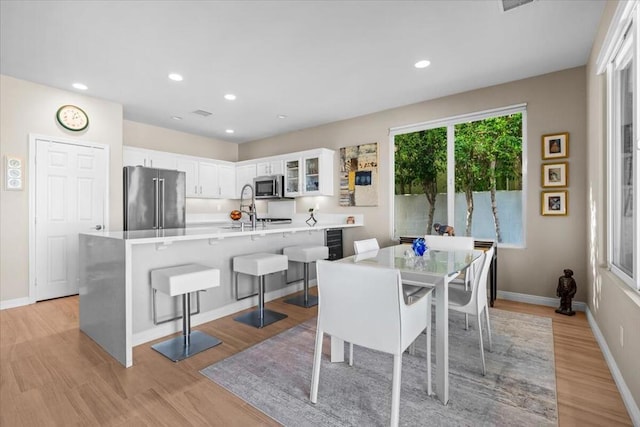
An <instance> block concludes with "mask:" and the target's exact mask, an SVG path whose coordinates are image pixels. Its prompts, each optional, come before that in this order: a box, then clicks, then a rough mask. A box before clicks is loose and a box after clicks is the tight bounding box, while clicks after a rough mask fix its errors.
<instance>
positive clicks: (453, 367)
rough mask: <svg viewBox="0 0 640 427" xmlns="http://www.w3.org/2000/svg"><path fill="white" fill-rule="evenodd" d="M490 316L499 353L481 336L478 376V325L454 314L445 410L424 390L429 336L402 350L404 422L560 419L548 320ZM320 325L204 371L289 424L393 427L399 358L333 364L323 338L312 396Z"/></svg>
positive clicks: (540, 422)
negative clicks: (484, 367)
mask: <svg viewBox="0 0 640 427" xmlns="http://www.w3.org/2000/svg"><path fill="white" fill-rule="evenodd" d="M490 317H491V327H492V332H493V334H492V336H493V351H492V352H486V339H485V352H486V353H485V357H486V364H487V374H486V376H482V374H481V361H480V349H479V346H478V333H477V330H476V328H475V321H470V323H471V325H470V328H469V330H468V331H465V330H464V326H463V325H464V316H463V315H461V314H459V313H450V320H449V334H450V337H449V369H450V376H449V384H450V385H449V387H450V394H449V396H450V400H449V404H448V405H446V406H443V405H442V404H441V403H440V402H439V401H438V400H436V399H435V398H432V397H428V396H427V395H426V392H425V390H426V366H425V351H426V350H425V346H426V340H425V337H424V335H423V336H422V337H421V338H419V339H420V340H421V341H419V342H418V343H417V349H416V350H417V351H416V355H415V356H411V355H409V354H408V353H405V354H404V355H403V358H402V388H401V397H400V401H401V403H400V425H403V426H432V425H433V426H454V425H455V426H479V425H492V426H493V425H499V426H507V425H508V426H512V425H518V426H546V425H557V405H556V383H555V365H554V355H553V332H552V329H551V319H549V318H543V317H537V316H531V315H526V314H520V313H513V312H507V311H502V310H497V309H491V310H490ZM315 322H316V321H315V319H312V320H310V321H307V322H306V323H303V324H301V325H298V326H296V327H294V328H292V329H289V330H287V331H284V332H282V333H280V334H279V335H277V336H275V337H273V338H270V339H268V340H266V341H263V342H261V343H259V344H256V345H255V346H253V347H251V348H248V349H247V350H244V351H242V352H240V353H237V354H235V355H233V356H231V357H229V358H227V359H225V360H222V361H220V362H218V363H215V364H213V365H211V366H209V367H207V368H205V369H203V370H202V371H201V373H202V374H203V375H205V376H207V377H208V378H209V379H211V380H212V381H215V382H216V383H217V384H219V385H221V386H222V387H224V388H226V389H227V390H229V391H230V392H232V393H234V394H235V395H237V396H238V397H240V398H241V399H243V400H245V401H246V402H248V403H250V404H251V405H253V406H254V407H256V408H257V409H259V410H260V411H262V412H264V413H265V414H267V415H268V416H270V417H271V418H273V419H274V420H276V421H278V422H279V423H281V424H283V425H285V426H378V425H379V426H384V425H388V424H389V419H390V411H391V378H392V365H393V357H392V356H391V355H387V354H384V353H380V352H376V351H373V350H369V349H366V348H362V347H358V346H355V347H354V366H353V367H350V366H348V364H346V363H330V362H329V349H330V344H329V337H327V336H326V335H325V341H324V346H323V357H322V365H321V368H320V386H319V391H318V403H317V404H315V405H314V404H312V403H311V402H310V401H309V389H310V384H311V370H312V365H313V350H314V341H315ZM485 337H486V335H485ZM432 342H433V343H434V345H435V340H433V341H432ZM432 362H435V355H434V356H433V357H432ZM434 369H435V367H434ZM434 372H435V371H434ZM434 383H435V381H434Z"/></svg>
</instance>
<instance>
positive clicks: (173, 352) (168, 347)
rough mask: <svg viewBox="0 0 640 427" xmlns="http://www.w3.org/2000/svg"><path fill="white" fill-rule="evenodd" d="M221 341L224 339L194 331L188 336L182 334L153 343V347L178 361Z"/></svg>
mask: <svg viewBox="0 0 640 427" xmlns="http://www.w3.org/2000/svg"><path fill="white" fill-rule="evenodd" d="M187 340H188V344H187ZM221 343H222V341H220V340H219V339H218V338H215V337H212V336H211V335H207V334H205V333H204V332H200V331H193V332H191V334H190V335H189V336H188V337H186V336H184V335H180V336H179V337H175V338H172V339H170V340H167V341H163V342H161V343H158V344H155V345H152V346H151V348H152V349H154V350H155V351H157V352H158V353H160V354H162V355H163V356H165V357H167V358H169V359H171V360H173V361H174V362H178V361H180V360H183V359H186V358H187V357H191V356H193V355H194V354H197V353H200V352H201V351H204V350H207V349H210V348H211V347H215V346H217V345H218V344H221Z"/></svg>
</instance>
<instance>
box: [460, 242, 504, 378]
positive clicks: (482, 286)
mask: <svg viewBox="0 0 640 427" xmlns="http://www.w3.org/2000/svg"><path fill="white" fill-rule="evenodd" d="M494 250H495V247H493V246H492V247H491V248H490V249H489V250H487V251H486V252H485V253H484V254H482V255H481V256H480V257H478V258H477V259H476V260H475V261H474V263H478V268H479V274H476V275H475V277H474V280H473V285H472V286H471V289H470V290H464V289H460V288H451V289H449V310H452V311H458V312H460V313H464V314H466V315H475V316H476V321H477V323H478V335H479V338H480V356H481V358H482V375H485V373H486V366H485V361H484V346H483V343H482V314H483V313H484V314H485V317H486V323H487V336H488V339H489V351H491V324H490V322H489V307H488V305H487V279H488V277H489V267H490V266H491V259H492V258H493V252H494ZM477 271H478V270H476V272H477Z"/></svg>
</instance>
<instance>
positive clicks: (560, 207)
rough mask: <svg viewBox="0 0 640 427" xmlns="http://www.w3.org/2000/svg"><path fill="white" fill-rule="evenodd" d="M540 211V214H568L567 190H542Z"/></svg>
mask: <svg viewBox="0 0 640 427" xmlns="http://www.w3.org/2000/svg"><path fill="white" fill-rule="evenodd" d="M541 199H542V200H541V206H540V212H541V214H542V215H545V216H546V215H550V216H565V215H568V214H569V205H568V203H569V192H568V191H566V190H564V191H543V192H542V198H541Z"/></svg>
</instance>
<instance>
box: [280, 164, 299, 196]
mask: <svg viewBox="0 0 640 427" xmlns="http://www.w3.org/2000/svg"><path fill="white" fill-rule="evenodd" d="M284 171H285V172H284V195H285V196H286V197H297V196H299V195H301V194H302V187H301V183H302V158H301V157H297V156H296V157H292V158H288V159H285V160H284Z"/></svg>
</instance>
